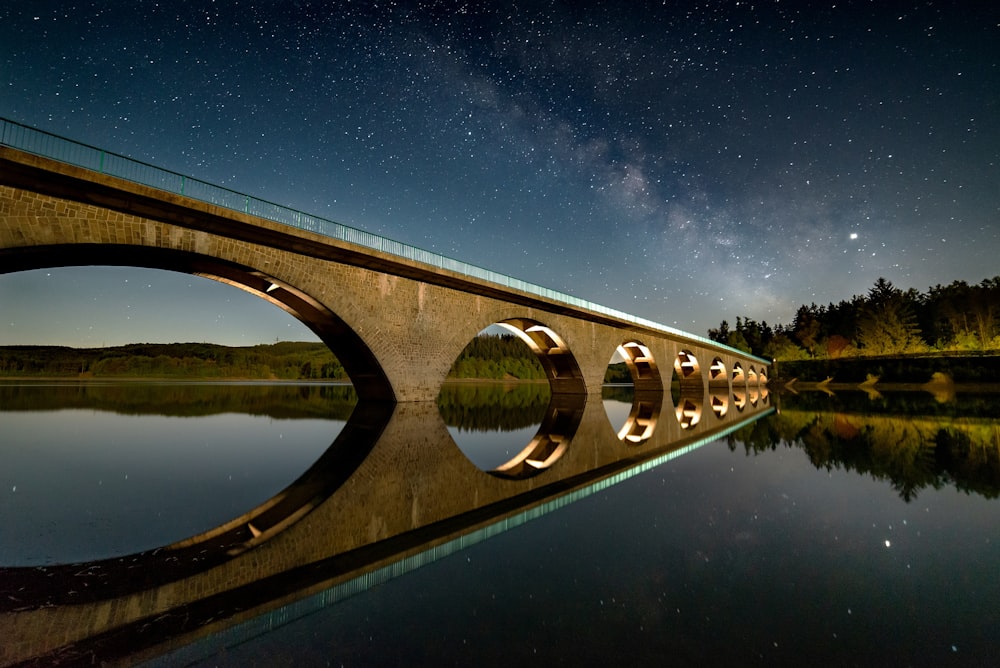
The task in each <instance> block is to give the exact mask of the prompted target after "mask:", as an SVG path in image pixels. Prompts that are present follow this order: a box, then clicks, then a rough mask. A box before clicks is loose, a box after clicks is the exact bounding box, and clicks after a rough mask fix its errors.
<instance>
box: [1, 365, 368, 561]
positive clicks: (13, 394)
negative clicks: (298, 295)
mask: <svg viewBox="0 0 1000 668" xmlns="http://www.w3.org/2000/svg"><path fill="white" fill-rule="evenodd" d="M353 401H354V398H353V389H352V388H350V387H349V386H346V387H345V386H336V385H326V386H324V385H306V386H291V385H287V384H266V383H248V384H236V383H225V384H210V383H184V384H176V383H172V384H168V383H134V382H133V383H124V384H121V383H118V384H116V383H59V384H51V383H40V382H32V383H26V384H25V383H11V382H8V383H0V406H3V410H2V411H0V433H2V434H3V442H2V445H0V452H2V458H3V467H2V468H0V490H2V492H0V535H2V536H3V540H2V541H0V565H2V566H34V565H42V564H53V563H67V562H81V561H89V560H94V559H105V558H109V557H115V556H120V555H126V554H131V553H133V552H139V551H142V550H149V549H154V548H157V547H160V546H162V545H166V544H168V543H172V542H174V541H177V540H180V539H183V538H187V537H188V536H191V535H194V534H197V533H200V532H202V531H206V530H208V529H212V528H214V527H216V526H218V525H220V524H222V523H224V522H226V521H227V520H230V519H232V518H234V517H236V516H238V515H240V514H242V513H243V512H246V511H247V510H250V509H251V508H253V507H255V506H257V505H258V504H260V503H263V502H264V501H266V500H268V499H270V498H271V497H273V496H274V495H275V494H277V493H278V492H279V491H280V490H282V489H283V488H285V487H286V486H288V484H289V483H291V482H292V481H293V480H295V479H296V478H297V477H298V476H299V475H301V474H302V472H303V471H305V470H306V469H307V468H309V466H310V465H311V464H312V463H313V462H314V461H316V459H317V458H319V456H320V455H321V454H322V453H323V451H324V450H326V449H327V448H328V447H330V444H331V443H332V442H333V440H334V439H335V438H336V436H337V434H338V433H339V432H340V430H341V429H342V428H343V425H344V423H345V420H346V418H347V416H348V415H349V414H350V407H351V405H352V402H353ZM345 409H346V410H345Z"/></svg>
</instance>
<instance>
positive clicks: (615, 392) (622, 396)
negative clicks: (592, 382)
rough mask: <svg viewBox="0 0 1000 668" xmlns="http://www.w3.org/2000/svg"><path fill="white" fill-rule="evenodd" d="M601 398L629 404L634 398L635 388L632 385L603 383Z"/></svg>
mask: <svg viewBox="0 0 1000 668" xmlns="http://www.w3.org/2000/svg"><path fill="white" fill-rule="evenodd" d="M601 398H602V399H609V400H611V401H621V402H624V403H626V404H630V403H632V400H633V399H635V388H634V387H633V386H632V385H605V386H604V387H602V388H601Z"/></svg>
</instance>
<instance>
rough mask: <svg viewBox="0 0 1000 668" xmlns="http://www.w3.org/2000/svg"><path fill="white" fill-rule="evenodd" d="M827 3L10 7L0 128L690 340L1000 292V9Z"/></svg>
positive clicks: (1, 17)
mask: <svg viewBox="0 0 1000 668" xmlns="http://www.w3.org/2000/svg"><path fill="white" fill-rule="evenodd" d="M814 4H815V5H816V6H815V7H812V8H806V7H805V3H797V2H754V3H750V2H702V3H692V2H667V3H665V6H654V5H652V4H650V3H641V2H640V3H621V6H619V4H618V3H602V4H599V5H598V4H597V3H579V2H565V3H556V2H550V3H543V2H530V3H519V4H506V3H504V4H502V5H501V4H499V3H467V4H465V3H444V2H428V3H410V2H398V3H392V2H386V3H377V4H376V3H346V2H338V3H320V2H312V3H311V2H281V1H273V2H256V3H237V2H222V1H221V0H220V1H219V2H212V3H208V2H199V3H184V2H159V3H156V2H145V1H134V0H133V1H130V2H100V3H91V2H76V3H67V2H47V1H40V0H31V1H30V2H29V1H21V0H13V1H12V2H7V3H5V4H4V6H3V7H2V8H0V116H3V117H6V118H8V119H11V120H14V121H17V122H20V123H24V124H27V125H32V126H35V127H38V128H40V129H43V130H47V131H50V132H54V133H57V134H61V135H64V136H67V137H70V138H73V139H76V140H79V141H82V142H85V143H88V144H93V145H96V146H99V147H101V148H104V149H107V150H110V151H114V152H119V153H123V154H126V155H128V156H130V157H133V158H135V159H138V160H142V161H146V162H150V163H153V164H155V165H157V166H160V167H163V168H166V169H171V170H175V171H178V172H182V173H185V174H188V175H191V176H194V177H197V178H201V179H203V180H206V181H210V182H213V183H218V184H221V185H225V186H228V187H230V188H233V189H236V190H239V191H242V192H247V193H250V194H253V195H256V196H258V197H261V198H264V199H268V200H271V201H275V202H278V203H281V204H284V205H288V206H291V207H294V208H299V209H303V210H305V211H308V212H310V213H315V214H318V215H321V216H324V217H327V218H330V219H333V220H336V221H338V222H342V223H345V224H348V225H353V226H355V227H359V228H362V229H365V230H368V231H371V232H375V233H378V234H381V235H384V236H387V237H390V238H393V239H397V240H399V241H403V242H405V243H408V244H411V245H414V246H418V247H421V248H425V249H428V250H432V251H435V252H438V253H442V254H444V255H448V256H452V257H456V258H458V259H461V260H463V261H466V262H471V263H473V264H477V265H481V266H483V267H487V268H489V269H493V270H495V271H499V272H503V273H506V274H510V275H512V276H515V277H517V278H521V279H524V280H527V281H530V282H533V283H536V284H539V285H543V286H546V287H550V288H554V289H556V290H560V291H562V292H566V293H569V294H572V295H576V296H579V297H582V298H584V299H588V300H590V301H593V302H597V303H600V304H604V305H606V306H610V307H613V308H617V309H620V310H623V311H627V312H630V313H634V314H636V315H640V316H644V317H647V318H650V319H653V320H656V321H658V322H662V323H665V324H668V325H672V326H677V327H680V328H682V329H685V330H688V331H692V332H695V333H698V334H704V333H705V330H706V329H707V328H708V327H712V326H717V325H718V323H719V321H720V320H722V319H723V318H726V319H729V320H730V322H732V321H734V320H735V317H736V316H737V315H744V316H749V317H752V318H755V319H757V320H758V321H759V320H765V321H768V322H770V323H779V322H783V323H787V322H789V321H790V320H791V317H792V315H793V313H794V311H795V308H796V307H797V306H798V305H799V304H803V303H806V304H808V303H811V302H816V303H819V304H825V303H828V302H830V301H834V302H836V301H840V300H841V299H847V298H850V297H851V296H852V295H854V294H861V293H864V292H866V291H867V289H868V288H869V287H870V286H871V285H872V284H873V283H874V281H875V280H876V279H877V278H878V277H880V276H882V277H886V278H888V279H890V280H891V281H892V282H893V283H895V284H896V285H897V286H899V287H903V288H907V287H914V288H917V289H918V290H925V289H926V288H928V287H929V286H931V285H935V284H938V283H950V282H951V281H952V280H955V279H964V280H968V281H972V282H978V281H979V280H981V279H983V278H987V277H992V276H995V275H997V274H1000V263H998V262H997V261H996V259H995V256H996V255H997V253H998V251H1000V216H998V213H1000V93H998V92H1000V9H998V8H997V5H995V4H993V3H984V2H971V3H967V4H963V3H934V2H920V3H906V4H903V3H884V2H836V3H826V4H823V5H820V4H819V3H814ZM480 5H486V6H480ZM53 275H56V274H53ZM89 275H90V276H93V277H94V280H96V279H97V277H104V278H106V277H107V276H105V275H104V274H102V272H101V271H97V270H91V271H90V274H89ZM74 276H76V275H74ZM141 276H142V280H145V275H141ZM182 278H183V280H184V281H185V285H187V284H189V283H190V280H189V279H188V278H187V277H182ZM43 279H44V272H31V274H30V275H28V274H26V275H24V276H23V277H22V278H21V283H18V287H17V290H14V289H12V288H7V289H6V290H4V288H3V281H9V280H10V277H5V278H0V300H5V301H6V303H7V304H8V308H7V309H5V310H11V309H13V308H14V306H17V307H18V308H21V306H22V304H21V302H20V301H19V298H18V297H17V295H19V294H22V293H23V291H24V289H25V288H24V287H23V285H22V284H23V283H25V282H29V283H30V282H31V281H43ZM74 280H82V281H87V280H91V279H89V278H86V277H83V278H80V277H78V276H77V277H76V278H75V279H74ZM111 280H112V281H113V282H116V284H118V285H120V284H121V281H122V280H123V279H122V278H121V275H120V274H114V275H113V277H112V278H111ZM156 280H158V281H160V282H167V279H165V278H164V279H156ZM8 285H9V283H8ZM29 287H30V286H29ZM95 290H96V288H95ZM56 294H58V290H57V291H56ZM52 299H58V296H53V297H52ZM116 299H117V297H116V296H115V292H114V291H110V292H107V294H106V298H104V299H102V300H101V302H100V303H101V304H102V305H107V306H108V307H109V308H110V307H111V306H112V305H113V304H115V303H117V302H116ZM95 308H96V307H95ZM109 317H110V316H109ZM18 318H19V319H18V323H17V326H13V325H11V324H10V323H9V322H4V323H3V324H4V326H5V330H6V331H4V332H3V334H2V336H3V337H5V340H10V339H13V338H18V337H20V338H24V337H25V336H26V332H29V331H30V330H31V328H32V325H31V324H30V314H24V313H22V314H19V315H18ZM4 319H5V320H7V318H6V314H5V316H4ZM240 326H242V325H240ZM253 335H254V334H251V336H253ZM271 335H272V332H270V330H268V331H267V332H265V333H263V334H262V338H265V339H266V338H267V337H271ZM272 338H273V337H272ZM67 342H68V343H73V342H72V341H67Z"/></svg>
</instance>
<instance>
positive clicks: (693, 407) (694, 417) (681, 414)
mask: <svg viewBox="0 0 1000 668" xmlns="http://www.w3.org/2000/svg"><path fill="white" fill-rule="evenodd" d="M677 421H678V422H680V423H681V429H690V428H692V427H694V426H695V425H696V424H698V423H699V422H701V402H700V401H694V400H693V399H683V398H682V399H681V401H680V402H679V403H678V405H677Z"/></svg>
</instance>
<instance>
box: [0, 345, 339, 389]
mask: <svg viewBox="0 0 1000 668" xmlns="http://www.w3.org/2000/svg"><path fill="white" fill-rule="evenodd" d="M4 376H7V377H17V376H47V377H63V378H78V377H82V378H88V377H94V378H107V377H118V378H220V379H221V378H248V379H265V380H266V379H279V380H347V373H346V372H345V371H344V367H343V366H342V365H341V364H340V361H339V360H337V358H336V357H335V356H334V354H333V353H332V352H330V349H329V348H328V347H327V346H326V344H325V343H319V342H308V341H284V342H280V343H273V344H261V345H256V346H247V347H230V346H221V345H216V344H212V343H133V344H129V345H125V346H114V347H110V348H70V347H64V346H4V347H0V377H4Z"/></svg>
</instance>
